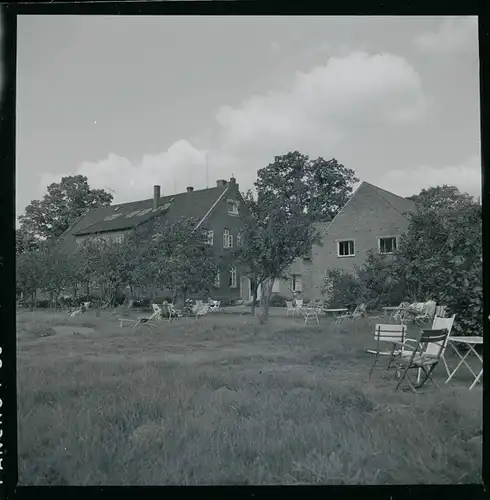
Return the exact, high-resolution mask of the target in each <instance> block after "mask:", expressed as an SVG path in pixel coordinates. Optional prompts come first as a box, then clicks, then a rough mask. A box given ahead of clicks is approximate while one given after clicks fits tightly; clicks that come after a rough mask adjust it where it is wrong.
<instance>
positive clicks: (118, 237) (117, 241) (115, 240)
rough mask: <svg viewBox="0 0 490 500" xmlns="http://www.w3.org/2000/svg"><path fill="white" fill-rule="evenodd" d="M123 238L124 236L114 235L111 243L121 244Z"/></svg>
mask: <svg viewBox="0 0 490 500" xmlns="http://www.w3.org/2000/svg"><path fill="white" fill-rule="evenodd" d="M123 238H124V236H123V235H122V234H116V236H114V237H113V238H112V241H113V242H114V243H122V241H123Z"/></svg>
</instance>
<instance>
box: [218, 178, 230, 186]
mask: <svg viewBox="0 0 490 500" xmlns="http://www.w3.org/2000/svg"><path fill="white" fill-rule="evenodd" d="M226 184H227V183H226V181H225V180H224V179H219V180H217V181H216V186H217V187H225V186H226Z"/></svg>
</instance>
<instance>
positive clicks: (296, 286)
mask: <svg viewBox="0 0 490 500" xmlns="http://www.w3.org/2000/svg"><path fill="white" fill-rule="evenodd" d="M291 290H292V291H293V292H301V291H302V290H303V284H302V282H301V275H300V274H293V277H292V278H291Z"/></svg>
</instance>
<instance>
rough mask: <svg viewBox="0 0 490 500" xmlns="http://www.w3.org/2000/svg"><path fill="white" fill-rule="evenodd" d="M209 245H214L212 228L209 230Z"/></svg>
mask: <svg viewBox="0 0 490 500" xmlns="http://www.w3.org/2000/svg"><path fill="white" fill-rule="evenodd" d="M208 245H211V246H213V245H214V231H213V230H212V229H211V230H210V231H208Z"/></svg>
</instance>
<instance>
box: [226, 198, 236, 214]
mask: <svg viewBox="0 0 490 500" xmlns="http://www.w3.org/2000/svg"><path fill="white" fill-rule="evenodd" d="M228 213H229V214H232V215H238V202H237V201H235V200H228Z"/></svg>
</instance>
